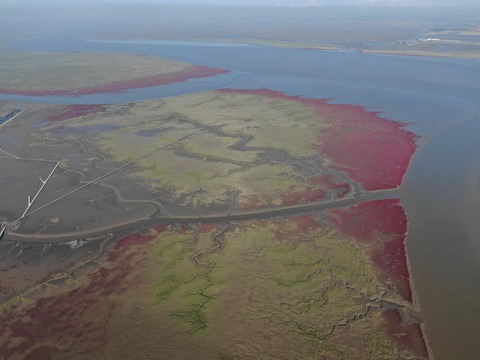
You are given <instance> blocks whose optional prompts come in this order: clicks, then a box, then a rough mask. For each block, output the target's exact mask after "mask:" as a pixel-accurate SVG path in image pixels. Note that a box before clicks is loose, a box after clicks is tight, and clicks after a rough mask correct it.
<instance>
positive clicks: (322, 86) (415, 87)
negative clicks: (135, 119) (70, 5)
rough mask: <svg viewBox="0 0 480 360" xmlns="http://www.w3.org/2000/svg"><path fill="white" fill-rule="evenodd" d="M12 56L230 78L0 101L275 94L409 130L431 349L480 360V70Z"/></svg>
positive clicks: (268, 51)
mask: <svg viewBox="0 0 480 360" xmlns="http://www.w3.org/2000/svg"><path fill="white" fill-rule="evenodd" d="M199 45H201V46H199ZM13 47H15V48H17V49H28V50H47V51H48V50H49V51H54V50H55V51H86V50H93V51H122V52H131V53H138V54H147V55H156V56H164V57H168V58H172V59H176V60H181V61H186V62H189V63H193V64H196V65H202V66H209V67H215V68H221V69H227V70H231V71H232V72H231V73H229V74H224V75H218V76H215V77H212V78H202V79H192V80H188V81H185V82H181V83H175V84H170V85H166V86H157V87H152V88H146V89H135V90H130V91H126V92H123V93H118V94H98V95H87V96H82V97H76V96H59V97H55V96H45V97H29V96H17V95H0V99H1V100H18V101H33V102H49V103H72V104H73V103H84V104H93V103H97V104H105V103H120V102H126V101H135V100H142V99H149V98H159V97H165V96H174V95H179V94H185V93H191V92H196V91H203V90H210V89H216V88H221V87H229V88H238V89H257V88H269V89H272V90H277V91H283V92H285V93H286V94H287V95H303V96H306V97H312V98H327V99H331V100H330V101H331V102H333V103H346V104H350V103H354V104H361V105H364V106H366V107H368V108H369V109H370V110H375V111H379V112H381V114H382V116H383V117H386V118H388V119H392V120H396V121H402V122H405V123H407V124H408V127H407V128H408V129H409V130H412V131H414V132H415V133H417V134H418V135H420V136H422V139H421V140H419V149H418V151H417V153H416V154H415V156H414V158H413V160H412V162H411V165H410V168H409V171H408V173H407V175H406V177H405V179H404V183H403V185H402V187H401V189H400V190H399V193H400V198H401V200H402V203H403V204H404V206H405V208H406V211H407V214H408V217H409V221H410V224H409V237H408V241H407V250H408V255H409V261H410V266H411V272H412V274H411V275H412V279H413V284H414V287H415V291H416V293H417V296H418V299H417V303H418V304H420V306H421V309H422V316H423V317H424V319H425V320H426V327H425V331H426V335H427V338H428V341H429V345H430V348H431V349H432V351H433V355H434V357H435V359H437V360H438V359H474V358H476V355H477V354H478V353H480V342H479V341H478V336H479V334H480V302H479V301H478V299H479V295H480V277H479V276H478V274H480V236H479V234H480V221H479V218H480V189H479V187H480V142H479V141H478V139H479V134H480V111H479V105H480V81H479V80H480V61H478V60H470V59H439V58H428V57H398V56H389V55H374V54H362V53H357V52H348V51H341V52H338V51H337V52H332V51H309V50H292V49H281V48H274V47H266V46H250V45H245V46H229V44H224V43H211V44H209V43H201V44H197V43H192V42H165V41H164V42H148V41H142V42H133V41H128V42H122V41H94V42H93V41H85V40H80V39H77V38H75V37H73V36H69V35H56V36H49V37H43V38H38V39H36V40H33V41H30V42H26V43H20V44H16V45H15V46H13ZM7 120H8V119H7ZM7 120H5V119H0V125H1V124H2V121H7Z"/></svg>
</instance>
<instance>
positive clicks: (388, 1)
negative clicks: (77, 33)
mask: <svg viewBox="0 0 480 360" xmlns="http://www.w3.org/2000/svg"><path fill="white" fill-rule="evenodd" d="M0 3H1V4H3V5H6V4H17V5H18V4H34V5H40V4H48V3H60V4H62V5H66V4H72V5H73V4H75V5H78V4H85V3H93V4H98V3H133V4H142V3H155V4H169V5H179V4H191V5H192V4H195V5H257V6H275V5H277V6H278V5H282V6H312V5H346V4H350V5H351V4H358V5H442V6H460V5H475V6H479V5H480V0H82V1H78V0H45V1H37V0H1V1H0Z"/></svg>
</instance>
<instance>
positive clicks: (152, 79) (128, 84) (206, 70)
mask: <svg viewBox="0 0 480 360" xmlns="http://www.w3.org/2000/svg"><path fill="white" fill-rule="evenodd" d="M229 72H230V71H229V70H223V69H215V68H210V67H205V66H198V65H191V66H190V67H188V68H187V69H185V70H183V71H181V72H178V73H173V74H159V75H153V76H148V77H141V78H137V79H132V80H125V81H118V82H114V83H109V84H104V85H98V86H89V87H83V88H79V89H62V90H11V89H2V88H0V93H2V94H17V95H27V96H66V95H70V96H82V95H92V94H103V93H118V92H122V91H125V90H128V89H138V88H146V87H152V86H159V85H168V84H172V83H175V82H182V81H185V80H188V79H197V78H204V77H210V76H215V75H219V74H225V73H229Z"/></svg>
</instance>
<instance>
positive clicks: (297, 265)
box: [0, 89, 428, 359]
mask: <svg viewBox="0 0 480 360" xmlns="http://www.w3.org/2000/svg"><path fill="white" fill-rule="evenodd" d="M2 106H3V107H9V108H11V107H25V108H26V110H25V112H24V113H23V114H21V117H20V118H18V119H17V121H15V122H13V123H12V124H9V126H8V127H7V128H5V129H3V131H2V132H1V134H0V143H2V144H9V145H8V147H6V148H5V149H4V150H5V151H7V152H6V153H5V158H6V159H5V161H10V162H15V163H18V164H19V166H20V169H22V166H24V163H25V162H26V161H27V160H25V159H29V158H33V157H34V156H35V158H36V159H42V160H43V161H53V162H58V164H59V165H58V170H57V169H55V172H53V173H52V176H51V179H50V180H49V181H48V183H47V184H46V185H45V188H44V190H43V191H42V193H41V194H40V195H39V196H38V201H37V202H35V203H34V204H33V205H32V207H31V210H30V212H29V213H28V214H27V216H25V217H23V218H21V220H20V221H18V222H15V219H16V216H15V214H9V213H8V212H5V211H2V212H1V214H0V216H1V217H2V221H3V223H4V224H12V222H13V225H12V226H9V227H8V229H7V231H6V233H5V236H4V239H3V240H2V241H3V242H4V247H5V249H6V255H5V257H4V262H3V265H2V269H1V270H2V272H4V273H5V274H12V275H13V276H14V277H15V278H22V279H23V280H22V281H18V282H11V283H8V284H6V285H7V286H3V287H2V303H3V309H2V313H1V315H0V317H1V318H2V325H1V330H2V331H1V333H2V335H1V336H0V347H1V349H2V353H4V354H8V356H11V357H25V358H35V357H39V356H40V357H41V356H43V357H50V358H64V357H72V356H74V354H76V356H83V357H97V356H107V357H111V358H129V357H132V356H134V355H133V354H135V357H136V358H145V359H147V358H152V357H154V356H155V354H161V357H162V358H172V359H174V358H179V359H180V358H185V357H187V358H205V359H211V358H221V359H225V358H227V359H229V358H231V359H254V358H258V357H259V356H260V357H262V358H279V357H280V358H282V357H283V358H298V359H303V358H309V357H313V358H315V357H318V356H320V355H322V356H328V357H329V358H331V359H343V358H351V359H355V358H369V359H384V358H396V357H400V358H412V357H416V358H427V357H428V352H427V347H426V344H425V340H424V338H423V333H422V327H421V326H422V321H421V319H420V318H419V317H418V309H417V308H416V304H414V303H413V301H414V297H413V296H412V292H411V286H410V278H409V269H408V261H407V257H406V252H405V239H406V236H407V233H408V224H407V218H406V214H405V212H404V210H403V207H402V204H401V202H400V200H398V194H397V192H396V191H397V188H398V187H399V186H400V184H401V181H402V178H403V175H404V174H405V172H406V170H407V167H408V164H409V161H410V158H411V156H412V155H413V152H414V151H415V148H416V145H415V139H416V137H415V135H414V134H413V133H411V132H409V131H408V130H405V129H403V124H401V123H399V122H394V121H389V120H386V119H383V118H382V117H380V116H379V115H378V114H377V113H372V112H368V111H367V110H365V109H364V108H362V107H361V106H358V105H338V104H330V103H329V102H328V101H326V100H318V99H308V98H301V97H298V96H287V95H284V94H283V93H280V92H276V91H272V90H268V89H260V90H256V89H254V90H234V89H223V90H220V91H209V92H202V93H195V94H190V95H184V96H176V97H170V98H163V99H160V100H147V101H140V102H132V103H125V104H117V105H96V106H91V105H40V104H33V103H31V104H19V103H12V102H9V103H4V104H3V105H2ZM0 110H1V109H0ZM360 125H361V126H360ZM385 136H387V137H388V138H389V139H395V141H394V143H395V146H396V147H398V146H399V144H400V145H401V146H402V149H404V150H405V151H404V152H402V154H401V156H396V157H389V158H388V161H378V160H379V159H380V158H381V156H382V155H387V156H388V154H390V153H391V151H392V150H391V149H390V147H391V146H392V145H389V144H390V143H391V142H382V141H380V142H378V140H379V139H381V138H385ZM27 139H28V140H27ZM13 140H14V141H13ZM362 141H363V142H362ZM204 144H206V145H204ZM372 145H375V146H372ZM365 146H367V147H368V148H369V152H368V154H365V153H363V152H359V149H361V148H363V147H365ZM376 151H377V152H378V153H377V152H376ZM8 154H10V155H8ZM20 155H21V156H20ZM363 155H365V158H362V156H363ZM367 155H368V156H367ZM22 159H23V160H22ZM371 161H374V162H375V166H370V165H372V164H373V163H372V164H371V163H370V162H371ZM392 169H393V170H394V171H392ZM39 170H41V169H39ZM18 171H19V170H18V169H17V170H16V172H18ZM29 171H30V170H28V169H27V168H24V173H22V175H23V176H22V178H23V179H30V177H29ZM377 175H378V176H377ZM43 176H44V175H43ZM24 182H25V184H23V183H22V181H20V183H17V182H5V185H6V186H7V190H8V186H10V187H12V186H15V187H18V186H23V187H22V188H21V189H23V188H25V189H24V190H22V191H17V190H18V189H17V190H15V191H11V192H10V191H7V192H6V193H7V194H9V193H10V194H12V195H11V199H9V201H11V202H12V203H15V202H17V201H21V199H22V196H19V197H18V196H17V195H18V194H19V193H20V192H23V191H24V192H25V195H24V196H23V197H26V195H27V193H28V192H29V190H28V186H30V185H29V183H28V182H27V181H26V180H25V181H24ZM12 189H13V188H12ZM305 206H308V208H306V207H305ZM17 216H18V215H17ZM39 224H41V226H40V227H39ZM38 266H41V267H42V268H44V269H45V271H43V272H38V273H37V272H36V271H35V268H36V267H38ZM26 319H28V320H26ZM25 321H27V322H28V323H29V324H31V326H28V327H25V326H24V322H25ZM132 332H134V333H135V334H136V336H135V337H132V336H131V334H132ZM40 333H41V336H40V335H39V334H40ZM33 339H35V341H33ZM134 343H135V344H134ZM182 344H189V345H188V346H184V345H182ZM358 354H361V355H360V356H358Z"/></svg>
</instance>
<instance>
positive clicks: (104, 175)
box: [0, 123, 216, 238]
mask: <svg viewBox="0 0 480 360" xmlns="http://www.w3.org/2000/svg"><path fill="white" fill-rule="evenodd" d="M214 125H216V123H213V124H211V125H206V126H204V127H202V128H200V129H198V130H196V131H194V132H191V133H190V134H188V135H185V136H183V137H181V138H179V139H177V140H174V141H172V142H170V143H168V144H167V145H164V146H162V147H159V148H157V149H154V150H152V151H150V152H148V153H146V154H143V155H141V156H139V157H138V158H136V159H133V160H131V161H129V162H127V163H125V164H123V165H122V166H119V167H117V168H115V169H113V170H110V171H109V172H107V173H105V174H103V175H101V176H99V177H97V178H95V179H93V180H91V181H89V182H87V183H85V184H83V185H81V186H79V187H78V188H76V189H74V190H72V191H69V192H68V193H66V194H63V195H62V196H59V197H58V198H56V199H54V200H52V201H50V202H48V203H46V204H44V205H42V206H40V207H39V208H37V209H35V210H33V211H31V212H29V213H27V211H26V212H25V213H24V214H23V215H22V216H21V217H20V218H18V219H17V220H14V221H12V222H11V223H9V224H7V225H6V226H5V227H4V228H3V229H2V230H1V232H0V234H2V235H3V232H4V231H5V229H6V228H8V227H10V226H13V225H15V224H17V223H18V222H19V221H21V220H22V219H24V218H26V217H28V216H30V215H33V214H35V213H36V212H38V211H40V210H43V209H45V208H46V207H49V206H51V205H53V204H55V203H56V202H58V201H60V200H63V199H65V198H66V197H68V196H70V195H72V194H74V193H76V192H78V191H80V190H82V189H84V188H86V187H88V186H90V185H92V184H94V183H96V182H98V181H100V180H102V179H104V178H106V177H107V176H109V175H111V174H113V173H115V172H117V171H120V170H121V169H123V168H125V167H127V166H129V165H131V164H133V163H135V162H137V161H139V160H142V159H144V158H146V157H147V156H150V155H152V154H154V153H156V152H158V151H161V150H164V149H166V148H167V147H169V146H171V145H173V144H175V143H177V142H180V141H183V140H185V139H187V138H189V137H190V136H193V135H195V134H197V133H199V132H200V131H202V130H204V129H206V128H208V127H210V126H214ZM58 164H59V163H57V165H56V166H55V169H56V168H57V166H58ZM55 169H54V170H53V171H55ZM53 171H52V173H51V174H53ZM51 174H50V176H51ZM49 178H50V177H49ZM42 181H43V180H42ZM44 186H45V184H44V185H42V189H43V187H44ZM35 199H36V197H35ZM35 199H34V200H35ZM32 203H33V201H32ZM29 208H30V207H29ZM29 208H28V209H29ZM28 209H27V210H28ZM0 238H1V235H0Z"/></svg>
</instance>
